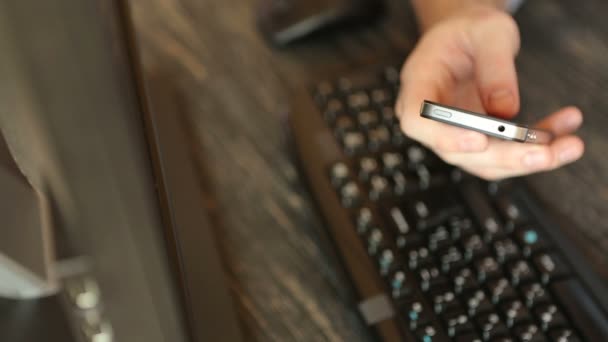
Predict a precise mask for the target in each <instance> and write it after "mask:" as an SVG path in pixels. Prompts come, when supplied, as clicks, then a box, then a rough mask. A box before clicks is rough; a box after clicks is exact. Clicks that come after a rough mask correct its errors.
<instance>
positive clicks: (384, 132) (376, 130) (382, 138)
mask: <svg viewBox="0 0 608 342" xmlns="http://www.w3.org/2000/svg"><path fill="white" fill-rule="evenodd" d="M390 141H391V133H390V132H389V130H388V128H386V126H376V127H373V128H370V129H369V130H368V131H367V147H368V148H369V150H370V151H377V150H379V149H380V148H382V147H384V146H386V145H388V144H389V143H390Z"/></svg>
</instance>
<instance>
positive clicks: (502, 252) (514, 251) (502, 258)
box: [493, 238, 521, 264]
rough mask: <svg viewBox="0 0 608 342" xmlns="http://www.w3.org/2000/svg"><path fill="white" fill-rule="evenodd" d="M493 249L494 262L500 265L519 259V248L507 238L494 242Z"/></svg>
mask: <svg viewBox="0 0 608 342" xmlns="http://www.w3.org/2000/svg"><path fill="white" fill-rule="evenodd" d="M493 247H494V255H496V260H498V262H499V263H501V264H504V263H505V262H507V261H511V260H515V259H519V258H521V253H520V251H519V247H517V245H516V244H515V242H513V240H511V239H509V238H507V239H502V240H498V241H496V242H494V244H493Z"/></svg>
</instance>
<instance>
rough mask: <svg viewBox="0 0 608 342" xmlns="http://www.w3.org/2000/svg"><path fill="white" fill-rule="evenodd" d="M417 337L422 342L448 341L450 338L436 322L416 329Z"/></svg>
mask: <svg viewBox="0 0 608 342" xmlns="http://www.w3.org/2000/svg"><path fill="white" fill-rule="evenodd" d="M416 338H417V339H418V341H421V342H436V341H440V342H444V341H445V342H448V341H449V338H448V337H447V336H445V334H444V333H443V331H442V330H441V327H440V326H439V325H438V324H437V323H436V322H434V323H430V324H425V325H424V326H423V327H420V328H419V329H418V330H416Z"/></svg>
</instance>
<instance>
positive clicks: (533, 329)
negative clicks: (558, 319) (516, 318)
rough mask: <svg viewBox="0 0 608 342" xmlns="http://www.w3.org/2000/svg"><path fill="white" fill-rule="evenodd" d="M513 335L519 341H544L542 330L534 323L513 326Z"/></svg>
mask: <svg viewBox="0 0 608 342" xmlns="http://www.w3.org/2000/svg"><path fill="white" fill-rule="evenodd" d="M515 336H516V337H517V338H518V339H519V341H521V342H545V341H547V340H546V339H545V336H544V335H543V332H542V330H540V329H539V328H538V326H537V325H536V324H532V323H530V324H524V325H520V326H517V327H515Z"/></svg>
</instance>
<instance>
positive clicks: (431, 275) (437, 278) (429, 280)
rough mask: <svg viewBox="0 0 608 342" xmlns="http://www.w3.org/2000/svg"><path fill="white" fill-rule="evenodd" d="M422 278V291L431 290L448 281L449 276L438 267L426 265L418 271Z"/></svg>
mask: <svg viewBox="0 0 608 342" xmlns="http://www.w3.org/2000/svg"><path fill="white" fill-rule="evenodd" d="M418 277H419V278H420V288H421V289H422V291H425V292H426V291H429V290H431V289H433V288H437V287H438V286H441V285H444V284H446V283H447V278H446V277H445V276H444V275H443V274H442V273H441V271H439V269H438V268H437V267H434V266H432V267H425V268H421V269H420V270H419V271H418Z"/></svg>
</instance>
